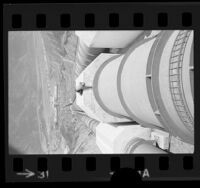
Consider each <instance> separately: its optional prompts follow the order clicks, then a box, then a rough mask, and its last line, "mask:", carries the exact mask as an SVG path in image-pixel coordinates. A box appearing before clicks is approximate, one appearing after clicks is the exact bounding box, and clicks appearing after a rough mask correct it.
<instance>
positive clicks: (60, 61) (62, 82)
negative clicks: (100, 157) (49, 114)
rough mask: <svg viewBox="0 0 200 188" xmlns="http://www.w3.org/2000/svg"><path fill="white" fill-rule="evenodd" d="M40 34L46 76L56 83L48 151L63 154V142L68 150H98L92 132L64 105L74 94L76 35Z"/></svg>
mask: <svg viewBox="0 0 200 188" xmlns="http://www.w3.org/2000/svg"><path fill="white" fill-rule="evenodd" d="M41 33H42V37H43V40H44V44H45V49H46V52H47V56H48V59H49V63H50V65H49V66H50V74H49V77H50V79H53V80H54V81H55V82H56V84H57V85H58V101H59V106H58V127H57V130H52V139H51V140H52V144H51V145H52V150H51V153H63V150H64V148H65V146H66V145H68V146H69V149H70V150H69V153H100V150H99V148H98V146H97V145H96V142H95V135H94V134H92V133H91V130H90V129H88V128H87V126H86V124H85V122H84V121H82V118H80V116H78V115H77V114H72V112H71V111H70V108H69V106H67V107H66V105H67V104H68V103H69V102H70V100H71V99H72V98H73V97H74V95H75V92H74V90H75V88H74V86H75V77H74V69H75V67H74V65H75V57H76V47H77V37H76V36H75V34H74V32H73V31H66V32H63V31H62V32H60V31H53V32H41ZM63 138H64V139H63Z"/></svg>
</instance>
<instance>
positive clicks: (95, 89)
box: [93, 55, 130, 119]
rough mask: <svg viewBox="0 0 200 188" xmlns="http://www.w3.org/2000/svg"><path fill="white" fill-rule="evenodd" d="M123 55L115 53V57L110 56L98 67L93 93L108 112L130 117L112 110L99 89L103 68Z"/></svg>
mask: <svg viewBox="0 0 200 188" xmlns="http://www.w3.org/2000/svg"><path fill="white" fill-rule="evenodd" d="M120 56H121V55H115V56H113V57H110V58H109V59H108V60H107V61H105V62H104V63H103V64H102V65H101V66H100V67H99V69H98V71H97V72H96V74H95V77H94V80H93V93H94V96H95V99H96V101H97V102H98V104H99V105H100V106H101V108H102V109H103V110H104V111H105V112H107V113H108V114H110V115H112V116H115V117H118V118H127V119H130V118H129V117H127V116H124V115H121V114H118V113H116V112H113V111H111V110H110V109H109V108H108V107H107V106H106V105H105V104H104V102H103V101H102V99H101V97H100V95H99V90H98V86H99V77H100V75H101V73H102V71H103V69H104V68H105V67H106V65H107V64H109V63H110V62H111V61H113V60H115V59H116V58H118V57H120Z"/></svg>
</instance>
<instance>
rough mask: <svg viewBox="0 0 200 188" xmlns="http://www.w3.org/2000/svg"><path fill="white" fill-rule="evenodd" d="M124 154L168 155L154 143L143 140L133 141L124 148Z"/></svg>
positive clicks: (135, 139) (136, 139)
mask: <svg viewBox="0 0 200 188" xmlns="http://www.w3.org/2000/svg"><path fill="white" fill-rule="evenodd" d="M124 153H135V154H136V153H138V154H142V153H145V154H148V153H150V154H153V153H155V154H164V153H167V152H165V151H163V150H161V149H159V148H157V147H156V146H154V145H153V144H152V141H147V140H144V139H142V138H133V139H131V140H130V141H129V142H128V143H127V144H126V146H125V148H124Z"/></svg>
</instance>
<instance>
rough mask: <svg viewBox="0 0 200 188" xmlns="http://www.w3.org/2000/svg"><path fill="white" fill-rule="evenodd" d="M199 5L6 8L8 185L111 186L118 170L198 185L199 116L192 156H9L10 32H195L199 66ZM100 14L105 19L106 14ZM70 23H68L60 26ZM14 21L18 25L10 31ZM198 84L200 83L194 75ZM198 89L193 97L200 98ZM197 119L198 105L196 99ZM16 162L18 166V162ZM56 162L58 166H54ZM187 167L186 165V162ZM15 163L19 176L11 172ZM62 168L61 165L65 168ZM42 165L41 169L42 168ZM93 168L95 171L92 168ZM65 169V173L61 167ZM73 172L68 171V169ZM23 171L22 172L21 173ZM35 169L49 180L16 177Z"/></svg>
mask: <svg viewBox="0 0 200 188" xmlns="http://www.w3.org/2000/svg"><path fill="white" fill-rule="evenodd" d="M199 8H200V4H199V3H152V4H151V3H106V4H103V3H99V4H98V3H95V4H92V3H88V4H31V5H27V4H16V5H4V10H3V11H4V12H3V47H4V48H3V61H4V100H5V102H6V103H5V104H4V118H5V124H4V125H5V126H4V131H3V134H4V133H5V135H4V136H5V138H4V137H2V138H4V139H3V142H2V143H5V144H4V147H5V148H4V149H5V150H4V151H5V154H4V159H5V169H4V170H5V172H6V173H5V181H6V182H26V181H27V182H35V181H48V182H49V181H50V182H55V181H56V182H57V181H61V182H62V181H109V180H110V177H111V175H112V172H113V171H115V170H117V169H118V168H119V167H121V168H124V167H130V168H136V169H139V170H140V169H142V170H143V169H148V172H149V175H150V177H149V178H143V179H144V180H199V179H200V175H199V174H200V147H199V148H198V146H199V145H200V139H199V137H198V136H199V134H200V127H199V126H197V125H198V124H199V122H200V120H199V117H198V115H197V116H196V115H195V146H194V148H195V151H194V154H169V155H160V154H156V155H136V154H134V155H130V154H129V155H126V154H122V155H117V154H112V155H111V154H110V155H107V154H106V155H104V154H100V155H93V154H84V155H83V154H81V155H67V156H66V155H51V156H50V155H9V154H8V139H7V137H8V127H7V125H8V116H7V115H8V105H7V104H8V95H7V91H8V83H7V81H8V77H7V75H8V69H7V62H8V53H7V52H8V51H7V50H8V44H7V39H8V31H24V30H78V29H79V30H89V29H90V30H120V29H121V30H123V29H127V30H131V29H132V30H139V29H143V30H153V29H192V30H194V43H195V45H194V52H195V56H194V63H195V72H197V71H198V69H199V68H198V64H197V62H198V61H199V60H200V54H199V53H197V52H198V51H200V38H199V37H198V36H200V24H199V20H198V18H199V17H200V13H199ZM102 12H103V13H104V14H102ZM52 13H53V14H52ZM65 19H67V20H68V21H67V22H63V21H62V20H65ZM12 20H14V23H13V24H14V25H12ZM194 77H195V79H194V80H200V79H199V77H200V76H199V74H194ZM199 87H200V86H198V84H196V83H195V96H198V92H199ZM194 105H195V114H196V113H197V112H198V107H199V100H198V97H195V103H194ZM14 161H15V162H14ZM55 161H57V162H56V163H55ZM184 161H185V162H184ZM13 163H15V165H17V166H15V168H16V169H15V172H14V171H13V167H14V166H13ZM62 163H63V164H62ZM38 164H39V166H38ZM91 164H92V165H91ZM63 165H64V169H62V166H63ZM69 166H70V167H69ZM20 168H21V169H20ZM25 169H31V170H33V171H37V172H41V171H43V170H44V171H45V170H46V169H47V170H48V171H49V176H48V178H46V179H45V178H44V179H40V178H38V176H35V177H33V178H27V179H25V178H24V177H19V176H17V175H16V172H19V171H21V170H25Z"/></svg>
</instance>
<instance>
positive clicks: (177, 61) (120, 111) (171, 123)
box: [93, 30, 194, 144]
mask: <svg viewBox="0 0 200 188" xmlns="http://www.w3.org/2000/svg"><path fill="white" fill-rule="evenodd" d="M191 61H193V32H192V31H178V30H177V31H163V32H160V33H159V34H158V35H157V36H155V37H151V38H147V39H144V40H142V41H140V42H138V43H136V44H133V46H132V47H130V49H129V50H128V51H127V53H126V54H122V55H116V56H115V57H112V58H110V59H109V60H107V61H106V62H104V63H103V64H102V65H101V66H100V68H99V70H98V71H97V73H96V75H95V78H94V81H93V87H94V96H95V98H96V100H97V102H98V103H99V105H100V106H101V107H102V108H107V109H106V111H107V112H109V111H111V112H112V115H113V114H115V115H116V116H118V117H120V116H121V115H122V116H128V117H130V118H132V119H133V120H134V121H137V122H138V123H139V124H141V125H143V126H147V127H154V126H156V127H159V128H163V129H165V130H166V131H169V132H170V133H171V134H173V135H175V136H178V137H180V138H181V139H183V140H184V141H185V142H189V143H192V144H193V142H194V110H193V108H194V104H193V86H192V84H193V80H192V79H193V62H191Z"/></svg>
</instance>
